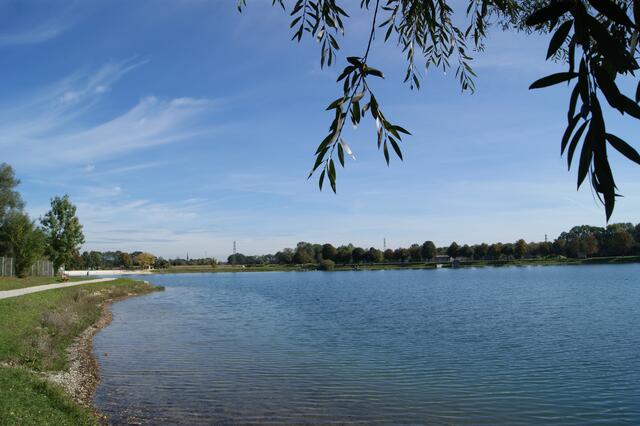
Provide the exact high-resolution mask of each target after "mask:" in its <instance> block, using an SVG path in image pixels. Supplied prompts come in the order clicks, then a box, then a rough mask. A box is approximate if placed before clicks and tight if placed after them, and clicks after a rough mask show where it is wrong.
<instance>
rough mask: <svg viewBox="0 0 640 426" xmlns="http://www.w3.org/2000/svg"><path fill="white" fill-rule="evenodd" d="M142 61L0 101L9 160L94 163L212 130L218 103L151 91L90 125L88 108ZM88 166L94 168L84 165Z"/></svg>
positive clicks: (0, 141)
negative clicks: (208, 120)
mask: <svg viewBox="0 0 640 426" xmlns="http://www.w3.org/2000/svg"><path fill="white" fill-rule="evenodd" d="M142 64H144V62H143V61H127V62H121V63H109V64H107V65H105V66H104V67H102V68H101V69H100V70H98V71H97V72H94V73H88V72H86V71H83V72H76V73H75V74H74V75H72V76H70V77H68V78H66V79H64V80H62V81H59V82H58V83H55V84H53V85H51V86H50V87H47V88H44V89H41V90H39V91H37V92H34V93H32V94H30V95H29V96H26V97H25V98H24V99H22V100H15V99H13V100H12V104H11V105H6V106H1V105H0V147H2V149H3V151H5V152H8V156H7V157H8V158H6V160H7V161H10V162H11V163H13V164H14V165H16V166H20V167H22V168H23V169H24V168H28V167H47V166H51V165H54V166H58V165H60V164H92V165H93V164H94V163H95V162H100V161H103V160H105V159H110V158H114V157H118V156H121V155H123V154H125V153H127V152H130V151H134V150H141V149H144V148H149V147H152V146H157V145H160V144H167V143H173V142H177V141H181V140H185V139H188V138H191V137H194V136H196V135H201V134H204V133H208V132H211V131H212V128H211V127H208V126H206V125H203V124H202V123H203V120H202V119H203V118H204V117H205V115H206V114H207V113H209V112H211V111H212V110H213V108H214V107H215V106H216V105H217V102H215V101H212V100H208V99H196V98H188V97H182V98H175V99H160V98H157V97H154V96H147V97H145V98H143V99H141V100H140V101H138V103H137V104H136V105H134V106H133V107H131V108H130V109H128V110H127V111H124V112H122V113H120V114H119V115H116V116H115V117H112V118H109V119H105V120H102V121H100V122H97V123H95V122H91V123H90V124H88V120H87V119H88V118H91V117H88V115H89V114H88V113H89V112H90V111H92V110H94V109H96V105H97V104H98V102H99V101H100V99H101V97H102V96H104V94H105V93H107V92H108V91H109V88H110V87H111V86H112V85H113V84H114V83H115V82H117V81H118V80H119V79H120V78H122V77H123V76H124V75H125V74H127V73H128V72H130V71H132V70H133V69H135V68H137V67H139V66H141V65H142ZM86 171H91V170H89V169H86Z"/></svg>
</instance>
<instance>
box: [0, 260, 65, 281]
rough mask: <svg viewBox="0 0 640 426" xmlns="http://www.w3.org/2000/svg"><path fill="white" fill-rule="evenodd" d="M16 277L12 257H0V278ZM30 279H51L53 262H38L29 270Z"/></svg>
mask: <svg viewBox="0 0 640 426" xmlns="http://www.w3.org/2000/svg"><path fill="white" fill-rule="evenodd" d="M15 275H16V271H15V262H14V260H13V258H12V257H3V256H0V277H14V276H15ZM29 275H30V276H32V277H53V276H54V275H55V273H54V270H53V262H51V261H50V260H38V261H36V263H34V264H33V265H32V266H31V268H29Z"/></svg>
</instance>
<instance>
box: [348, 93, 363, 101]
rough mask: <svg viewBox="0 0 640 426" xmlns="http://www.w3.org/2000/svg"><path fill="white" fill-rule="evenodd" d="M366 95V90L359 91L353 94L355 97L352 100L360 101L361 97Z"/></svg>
mask: <svg viewBox="0 0 640 426" xmlns="http://www.w3.org/2000/svg"><path fill="white" fill-rule="evenodd" d="M363 96H364V92H358V93H356V94H355V95H353V99H352V100H351V102H353V103H356V102H360V99H362V98H363Z"/></svg>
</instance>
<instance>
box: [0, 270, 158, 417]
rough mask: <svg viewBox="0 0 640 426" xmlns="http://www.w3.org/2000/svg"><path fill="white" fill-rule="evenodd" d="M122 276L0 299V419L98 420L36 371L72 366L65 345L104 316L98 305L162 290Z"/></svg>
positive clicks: (63, 368)
mask: <svg viewBox="0 0 640 426" xmlns="http://www.w3.org/2000/svg"><path fill="white" fill-rule="evenodd" d="M161 289H162V287H154V286H152V285H150V284H147V283H145V282H143V281H134V280H130V279H118V280H115V281H110V282H105V283H96V284H86V285H80V286H77V287H67V288H60V289H55V290H47V291H43V292H39V293H33V294H28V295H25V296H19V297H15V298H10V299H3V300H0V363H3V364H9V365H12V366H15V367H0V424H20V425H31V424H33V425H39V424H52V425H53V424H55V425H76V424H78V425H83V424H95V423H96V420H95V418H94V417H93V414H92V413H91V411H90V410H88V409H85V408H83V407H81V406H79V405H77V404H76V403H75V402H73V401H72V400H71V399H70V398H69V397H67V395H66V394H65V393H64V392H63V391H62V390H61V389H60V388H58V387H57V386H54V385H51V384H49V383H47V382H45V381H44V379H41V378H39V377H38V375H37V374H35V372H39V371H61V370H66V369H67V366H68V360H67V354H66V349H67V348H68V347H69V345H70V344H71V343H72V342H73V341H74V339H75V338H76V337H77V336H78V335H79V334H80V333H82V332H83V331H84V330H85V329H86V328H87V327H89V326H90V325H91V324H93V323H95V322H96V321H97V320H98V318H100V315H101V309H100V307H99V305H100V304H101V303H102V302H104V301H106V300H109V299H119V298H122V297H125V296H129V295H138V294H145V293H149V292H152V291H154V290H161Z"/></svg>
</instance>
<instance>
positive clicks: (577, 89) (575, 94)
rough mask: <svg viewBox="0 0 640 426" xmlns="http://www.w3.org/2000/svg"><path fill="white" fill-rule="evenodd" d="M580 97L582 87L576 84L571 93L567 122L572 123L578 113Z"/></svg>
mask: <svg viewBox="0 0 640 426" xmlns="http://www.w3.org/2000/svg"><path fill="white" fill-rule="evenodd" d="M578 96H580V85H579V84H576V85H575V87H574V88H573V92H571V98H570V100H569V111H567V121H569V122H570V121H571V119H572V118H573V116H574V115H575V113H576V105H577V103H578Z"/></svg>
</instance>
